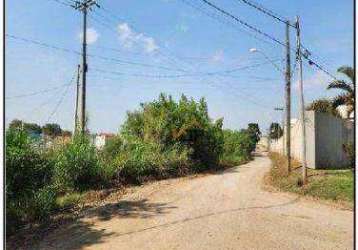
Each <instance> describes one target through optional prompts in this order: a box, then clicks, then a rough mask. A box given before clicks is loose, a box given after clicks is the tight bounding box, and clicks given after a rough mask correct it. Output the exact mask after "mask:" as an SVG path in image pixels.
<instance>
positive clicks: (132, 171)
mask: <svg viewBox="0 0 358 250" xmlns="http://www.w3.org/2000/svg"><path fill="white" fill-rule="evenodd" d="M188 153H189V152H188V150H187V149H186V148H184V147H180V146H179V145H174V146H171V147H170V148H165V147H163V146H162V145H160V144H157V143H153V142H147V143H143V142H142V141H141V140H139V139H134V138H133V139H131V140H130V141H129V142H128V143H127V144H126V145H125V146H124V147H123V148H122V151H121V152H120V153H119V154H118V155H117V157H116V158H115V160H114V161H113V162H112V164H113V165H112V167H111V168H112V169H113V170H114V171H113V173H114V172H115V173H116V175H117V176H118V177H121V178H124V179H126V180H127V181H130V182H136V183H139V182H142V181H143V180H144V179H145V177H156V178H164V177H167V176H173V175H181V174H183V173H184V172H186V171H187V169H186V168H187V166H189V157H188Z"/></svg>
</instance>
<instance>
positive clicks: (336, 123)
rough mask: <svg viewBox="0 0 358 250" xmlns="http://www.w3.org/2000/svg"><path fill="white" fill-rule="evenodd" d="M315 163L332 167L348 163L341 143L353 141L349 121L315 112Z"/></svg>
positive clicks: (323, 166) (351, 125) (351, 127)
mask: <svg viewBox="0 0 358 250" xmlns="http://www.w3.org/2000/svg"><path fill="white" fill-rule="evenodd" d="M315 116H316V138H315V139H316V143H317V145H319V147H316V165H317V166H318V167H322V168H334V167H337V166H342V167H343V166H344V165H348V158H347V155H346V154H345V153H344V151H343V144H345V143H347V142H353V138H354V130H353V124H352V123H351V122H345V121H344V120H342V119H339V118H336V117H333V116H331V115H328V114H324V113H316V114H315Z"/></svg>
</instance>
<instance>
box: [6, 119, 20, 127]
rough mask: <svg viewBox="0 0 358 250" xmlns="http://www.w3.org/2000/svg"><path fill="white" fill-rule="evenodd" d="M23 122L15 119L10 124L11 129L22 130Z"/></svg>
mask: <svg viewBox="0 0 358 250" xmlns="http://www.w3.org/2000/svg"><path fill="white" fill-rule="evenodd" d="M22 125H23V121H21V120H19V119H14V120H12V121H11V122H10V124H9V128H10V129H22Z"/></svg>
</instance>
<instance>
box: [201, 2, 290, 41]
mask: <svg viewBox="0 0 358 250" xmlns="http://www.w3.org/2000/svg"><path fill="white" fill-rule="evenodd" d="M201 1H202V2H204V3H205V4H207V5H209V6H210V7H212V8H214V9H216V10H217V11H219V12H221V13H222V14H224V15H226V16H228V17H230V18H232V19H234V20H235V21H237V22H238V23H240V24H242V25H244V26H246V27H247V28H249V29H251V30H253V31H255V32H256V33H259V34H261V35H263V36H265V37H267V38H269V39H270V40H272V41H274V42H276V43H278V44H280V45H281V46H286V45H285V44H284V43H283V42H281V41H279V40H278V39H277V38H275V37H273V36H271V35H269V34H267V33H265V32H263V31H261V30H259V29H258V28H256V27H254V26H253V25H251V24H248V23H247V22H245V21H243V20H241V19H239V18H238V17H236V16H234V15H233V14H231V13H229V12H227V11H225V10H223V9H222V8H220V7H218V6H216V5H215V4H213V3H211V2H209V1H208V0H201Z"/></svg>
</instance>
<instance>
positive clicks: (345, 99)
mask: <svg viewBox="0 0 358 250" xmlns="http://www.w3.org/2000/svg"><path fill="white" fill-rule="evenodd" d="M337 72H338V73H341V74H343V75H344V76H345V77H346V78H347V79H348V80H349V81H346V80H334V81H332V82H330V83H329V85H328V87H327V89H338V90H342V91H343V93H342V94H339V95H338V96H336V97H335V98H334V99H333V101H332V105H333V107H334V108H337V107H338V106H340V105H347V108H348V117H349V116H350V114H351V113H353V111H354V106H355V100H354V99H355V98H354V97H355V90H354V89H355V81H354V80H355V76H354V69H353V68H352V67H349V66H342V67H340V68H338V70H337Z"/></svg>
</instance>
